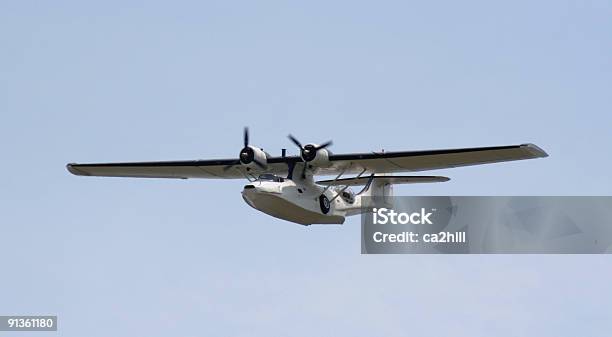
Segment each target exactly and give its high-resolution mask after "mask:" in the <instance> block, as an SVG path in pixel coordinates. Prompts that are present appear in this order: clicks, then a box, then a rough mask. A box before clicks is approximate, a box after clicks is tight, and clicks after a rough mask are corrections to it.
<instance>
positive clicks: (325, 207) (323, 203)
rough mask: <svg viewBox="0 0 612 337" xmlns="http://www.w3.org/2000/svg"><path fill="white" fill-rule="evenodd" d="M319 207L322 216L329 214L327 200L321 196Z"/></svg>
mask: <svg viewBox="0 0 612 337" xmlns="http://www.w3.org/2000/svg"><path fill="white" fill-rule="evenodd" d="M319 206H321V212H323V214H327V213H329V208H330V205H329V199H327V197H326V196H325V195H323V194H321V196H319Z"/></svg>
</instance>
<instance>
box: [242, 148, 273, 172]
mask: <svg viewBox="0 0 612 337" xmlns="http://www.w3.org/2000/svg"><path fill="white" fill-rule="evenodd" d="M239 158H240V164H241V165H242V166H244V167H246V168H247V169H257V168H259V169H265V168H266V166H267V164H268V158H267V156H266V153H265V152H264V151H263V150H262V149H260V148H258V147H255V146H251V145H247V146H245V147H244V148H243V149H242V150H240V154H239Z"/></svg>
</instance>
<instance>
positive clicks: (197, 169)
mask: <svg viewBox="0 0 612 337" xmlns="http://www.w3.org/2000/svg"><path fill="white" fill-rule="evenodd" d="M547 156H548V155H547V154H546V152H544V151H543V150H542V149H540V148H539V147H537V146H536V145H534V144H522V145H510V146H494V147H476V148H464V149H445V150H428V151H404V152H368V153H352V154H330V155H329V161H330V163H329V165H328V166H326V167H315V168H313V170H314V174H318V175H337V174H340V173H342V172H343V173H344V174H356V173H361V172H362V171H364V170H365V171H366V172H370V173H394V172H417V171H427V170H435V169H446V168H452V167H459V166H467V165H480V164H489V163H498V162H504V161H513V160H523V159H532V158H541V157H547ZM301 165H303V164H302V160H301V158H300V157H298V156H288V157H270V158H267V167H266V169H265V170H257V172H253V171H247V170H246V169H245V168H244V167H242V166H241V165H240V162H239V161H238V160H237V159H218V160H186V161H161V162H135V163H100V164H68V165H67V169H68V171H70V172H71V173H72V174H75V175H80V176H103V177H138V178H177V179H187V178H211V179H235V178H244V177H245V175H247V174H249V175H253V176H255V177H256V176H257V175H258V174H260V173H272V174H277V175H281V176H283V175H287V173H288V171H289V167H295V170H299V168H301V167H302V166H301Z"/></svg>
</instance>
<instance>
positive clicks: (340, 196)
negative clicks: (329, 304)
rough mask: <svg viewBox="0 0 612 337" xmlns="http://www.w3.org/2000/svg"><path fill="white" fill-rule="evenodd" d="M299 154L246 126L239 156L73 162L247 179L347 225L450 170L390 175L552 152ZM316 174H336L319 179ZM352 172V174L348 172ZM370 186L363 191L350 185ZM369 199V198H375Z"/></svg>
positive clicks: (286, 206) (262, 206) (295, 213)
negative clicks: (399, 187)
mask: <svg viewBox="0 0 612 337" xmlns="http://www.w3.org/2000/svg"><path fill="white" fill-rule="evenodd" d="M288 137H289V139H290V140H291V142H293V144H295V145H296V146H297V147H298V148H299V151H300V155H299V156H287V155H286V149H282V154H281V156H280V157H275V156H271V155H270V154H269V153H267V152H265V151H264V150H263V149H261V148H259V147H256V146H253V145H250V143H249V130H248V128H244V133H243V143H244V147H243V148H242V149H241V150H240V153H239V154H238V158H236V159H212V160H187V161H155V162H131V163H99V164H75V163H71V164H67V166H66V167H67V169H68V171H69V172H70V173H72V174H74V175H78V176H100V177H131V178H176V179H191V178H204V179H240V178H243V179H247V180H248V181H249V183H248V184H247V185H245V186H244V188H243V190H242V197H243V199H244V201H245V202H246V203H247V204H248V205H249V206H251V207H253V208H255V209H257V210H259V211H261V212H263V213H266V214H268V215H271V216H273V217H276V218H279V219H283V220H287V221H291V222H294V223H298V224H301V225H311V224H342V223H344V221H345V218H346V217H347V216H352V215H358V214H361V213H364V212H368V208H367V207H365V206H366V201H368V200H371V199H372V198H377V200H381V201H382V202H383V203H390V202H391V201H390V200H391V199H390V197H391V196H392V195H393V189H392V186H393V185H395V184H415V183H436V182H445V181H448V180H450V179H449V178H448V177H443V176H414V175H391V174H393V173H398V172H418V171H427V170H436V169H447V168H452V167H460V166H468V165H480V164H489V163H497V162H505V161H514V160H523V159H533V158H543V157H548V154H547V153H546V152H545V151H544V150H542V149H541V148H539V147H538V146H536V145H534V144H529V143H528V144H520V145H509V146H494V147H476V148H463V149H442V150H426V151H401V152H384V151H381V152H365V153H347V154H334V153H332V152H331V151H329V150H328V147H329V146H331V145H332V141H328V142H325V143H322V144H315V143H308V144H302V142H300V141H299V140H298V139H297V138H295V137H294V136H292V135H289V136H288ZM317 175H324V176H335V178H333V179H325V180H318V181H315V179H314V177H315V176H317ZM346 175H352V176H350V177H345V176H346ZM352 186H363V187H362V188H361V190H360V191H359V192H357V193H355V192H353V191H352V190H351V189H350V187H352ZM368 198H370V199H368Z"/></svg>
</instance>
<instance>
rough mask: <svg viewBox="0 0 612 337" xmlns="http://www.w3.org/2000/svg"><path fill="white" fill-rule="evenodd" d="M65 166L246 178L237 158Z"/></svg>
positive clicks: (278, 169)
mask: <svg viewBox="0 0 612 337" xmlns="http://www.w3.org/2000/svg"><path fill="white" fill-rule="evenodd" d="M296 159H297V157H296ZM66 168H67V169H68V171H70V173H72V174H75V175H79V176H99V177H130V178H175V179H188V178H209V179H237V178H244V177H245V174H246V173H247V171H246V170H245V169H244V168H243V167H241V165H240V162H239V161H238V160H237V159H218V160H184V161H157V162H134V163H100V164H68V165H66ZM266 172H274V173H277V174H282V173H286V172H287V164H286V163H284V162H282V161H279V162H277V163H272V162H270V161H269V162H268V170H266ZM255 176H257V174H256V175H255Z"/></svg>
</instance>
